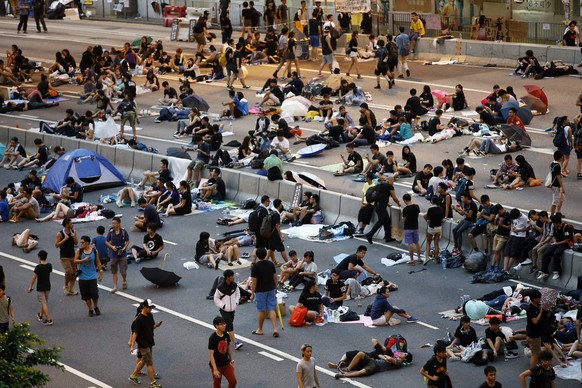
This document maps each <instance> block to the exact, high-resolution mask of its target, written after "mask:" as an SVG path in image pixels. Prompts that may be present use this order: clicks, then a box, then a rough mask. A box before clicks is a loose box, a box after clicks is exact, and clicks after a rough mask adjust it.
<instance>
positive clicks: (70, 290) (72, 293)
mask: <svg viewBox="0 0 582 388" xmlns="http://www.w3.org/2000/svg"><path fill="white" fill-rule="evenodd" d="M67 295H79V291H77V290H75V289H74V288H71V289H69V292H68V293H67Z"/></svg>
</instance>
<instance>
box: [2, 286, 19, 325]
mask: <svg viewBox="0 0 582 388" xmlns="http://www.w3.org/2000/svg"><path fill="white" fill-rule="evenodd" d="M10 318H12V324H13V325H14V324H15V323H16V319H15V318H14V308H13V307H12V299H10V297H9V296H8V295H6V286H5V285H4V284H0V334H6V332H7V331H8V329H9V328H10Z"/></svg>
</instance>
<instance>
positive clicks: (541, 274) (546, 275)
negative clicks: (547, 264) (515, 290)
mask: <svg viewBox="0 0 582 388" xmlns="http://www.w3.org/2000/svg"><path fill="white" fill-rule="evenodd" d="M548 276H550V275H549V274H547V273H543V272H540V274H539V275H538V277H537V279H538V280H542V279H545V278H547V277H548Z"/></svg>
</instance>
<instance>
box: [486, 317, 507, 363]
mask: <svg viewBox="0 0 582 388" xmlns="http://www.w3.org/2000/svg"><path fill="white" fill-rule="evenodd" d="M500 324H501V320H500V319H499V318H497V317H493V318H491V319H489V327H488V328H487V329H485V344H484V345H483V354H482V360H483V361H484V362H487V360H490V361H494V360H495V359H496V358H497V356H499V354H503V351H504V349H505V341H506V340H507V338H506V337H505V334H503V332H502V331H501V330H500V329H499V325H500ZM511 354H512V355H513V354H515V353H511Z"/></svg>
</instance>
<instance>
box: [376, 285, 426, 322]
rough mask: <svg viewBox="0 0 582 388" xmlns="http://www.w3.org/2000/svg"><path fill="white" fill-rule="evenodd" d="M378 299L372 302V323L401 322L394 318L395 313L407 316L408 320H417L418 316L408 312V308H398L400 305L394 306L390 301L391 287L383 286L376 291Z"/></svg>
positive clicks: (403, 316)
mask: <svg viewBox="0 0 582 388" xmlns="http://www.w3.org/2000/svg"><path fill="white" fill-rule="evenodd" d="M376 293H377V295H376V299H375V300H374V302H373V303H372V311H371V315H370V318H372V323H373V324H374V325H376V326H383V325H388V326H394V325H398V324H399V323H400V320H398V319H392V316H393V315H394V314H397V315H400V316H401V317H402V318H406V322H409V323H410V322H416V321H418V318H416V317H414V316H412V315H410V314H408V313H407V312H406V310H404V309H400V308H398V306H392V305H391V304H390V303H389V302H388V298H389V297H390V287H389V286H382V287H380V288H379V289H378V291H376Z"/></svg>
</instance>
